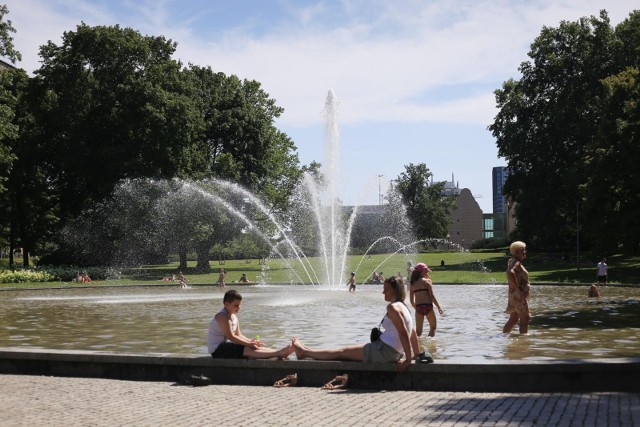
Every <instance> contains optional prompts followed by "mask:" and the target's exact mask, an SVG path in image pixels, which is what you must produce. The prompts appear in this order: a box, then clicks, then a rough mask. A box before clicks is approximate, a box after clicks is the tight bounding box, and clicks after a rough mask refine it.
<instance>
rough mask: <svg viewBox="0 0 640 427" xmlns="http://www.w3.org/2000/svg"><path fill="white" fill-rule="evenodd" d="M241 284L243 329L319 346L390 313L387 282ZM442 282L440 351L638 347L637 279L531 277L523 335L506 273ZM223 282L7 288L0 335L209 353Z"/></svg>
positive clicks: (281, 341) (24, 343) (612, 353)
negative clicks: (494, 279)
mask: <svg viewBox="0 0 640 427" xmlns="http://www.w3.org/2000/svg"><path fill="white" fill-rule="evenodd" d="M229 288H232V287H228V288H227V289H229ZM237 289H239V291H240V292H241V293H242V295H243V298H244V299H243V302H242V309H241V311H240V314H239V316H240V326H241V330H242V332H243V333H244V334H245V335H246V336H248V337H253V336H255V335H257V334H259V335H260V337H261V339H262V340H264V341H265V342H266V344H267V345H269V346H271V347H276V348H279V347H282V346H284V345H286V344H287V343H288V341H289V339H290V337H291V336H293V335H297V336H298V337H300V338H301V340H302V341H303V342H304V343H305V344H307V345H308V346H311V347H315V346H321V347H331V346H343V345H349V344H355V343H363V342H366V341H367V340H368V337H369V331H370V329H371V328H372V327H373V326H377V325H378V323H380V320H381V318H382V316H383V315H384V313H385V305H386V303H385V301H384V299H383V296H382V287H381V286H380V285H365V286H358V291H357V292H356V293H354V294H350V293H348V292H346V288H345V289H344V290H343V289H341V290H324V289H319V288H317V287H312V286H245V287H238V288H237ZM434 289H435V293H436V297H437V298H438V300H439V302H440V304H441V305H442V307H443V309H444V316H438V329H437V333H436V336H435V338H426V337H425V336H423V337H422V338H421V340H420V341H421V343H422V345H423V346H425V347H426V348H427V349H428V350H429V351H431V353H433V355H434V358H435V359H448V360H456V361H461V362H462V361H464V362H471V361H473V362H481V361H491V360H509V359H529V360H546V359H581V358H601V357H607V358H612V357H640V288H622V287H607V288H602V289H601V293H602V297H600V298H599V299H593V298H587V296H586V295H587V290H588V288H587V287H586V286H582V287H576V286H534V289H533V291H532V296H531V304H530V305H531V312H532V315H533V317H532V320H531V325H530V327H529V331H530V333H529V334H528V335H524V336H520V335H519V334H518V333H517V332H515V333H512V334H508V335H505V334H503V333H502V332H501V331H502V326H503V325H504V323H505V322H506V320H507V315H506V314H504V309H505V307H506V298H507V288H506V286H505V285H437V284H436V285H435V287H434ZM225 290H226V289H225ZM223 293H224V290H221V289H218V288H211V287H197V288H193V289H187V290H181V289H178V288H173V287H171V288H169V287H138V288H104V289H100V288H90V289H64V290H39V291H3V292H0V347H27V348H46V349H74V350H108V351H118V352H127V353H149V352H151V353H188V354H193V353H202V354H206V352H207V348H206V339H207V328H208V324H209V320H210V318H211V317H212V316H213V315H214V314H215V313H216V312H217V311H218V310H219V309H220V307H221V306H222V295H223ZM407 302H408V300H407ZM425 329H427V330H428V328H427V325H426V324H425ZM515 329H516V330H517V327H516V328H515ZM425 335H426V332H425Z"/></svg>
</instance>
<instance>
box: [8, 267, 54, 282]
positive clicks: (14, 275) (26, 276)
mask: <svg viewBox="0 0 640 427" xmlns="http://www.w3.org/2000/svg"><path fill="white" fill-rule="evenodd" d="M55 279H56V278H55V276H53V275H51V274H49V273H48V272H46V271H34V270H14V271H11V270H0V283H23V282H50V281H52V280H55Z"/></svg>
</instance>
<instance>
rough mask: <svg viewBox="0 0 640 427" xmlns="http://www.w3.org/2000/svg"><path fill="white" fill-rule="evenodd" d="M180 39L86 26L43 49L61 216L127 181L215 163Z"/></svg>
mask: <svg viewBox="0 0 640 427" xmlns="http://www.w3.org/2000/svg"><path fill="white" fill-rule="evenodd" d="M175 46H176V45H175V43H173V42H171V41H169V40H165V39H164V37H149V36H142V35H141V34H140V33H138V32H137V31H134V30H132V29H130V28H125V29H123V28H120V27H119V26H114V27H89V26H87V25H86V24H82V25H79V26H78V27H77V29H76V31H70V32H65V33H64V36H63V38H62V44H61V45H60V46H58V45H55V44H54V43H52V42H49V43H47V44H46V45H45V46H43V47H42V48H41V50H40V56H41V58H42V66H41V68H40V69H39V70H37V71H36V77H35V81H34V85H33V86H34V88H33V93H32V94H31V96H32V98H33V108H34V112H35V115H36V130H37V139H38V141H37V143H38V145H40V146H41V147H42V149H43V150H44V151H45V152H46V153H47V155H48V157H49V158H50V159H51V161H50V165H51V170H50V171H49V174H50V179H51V180H52V182H53V183H54V184H55V186H56V188H57V189H58V191H59V195H60V209H61V213H62V216H63V217H65V216H67V215H77V214H78V213H79V212H80V211H81V210H82V208H83V206H86V204H87V203H90V202H91V201H100V200H102V199H104V198H105V197H106V196H108V195H109V194H110V193H111V191H112V189H113V188H114V185H115V184H116V183H117V182H118V181H120V180H121V179H125V178H136V177H141V176H146V177H149V176H154V177H174V176H189V175H191V174H194V173H198V172H201V171H203V170H204V169H205V167H206V159H207V157H206V148H205V147H204V146H202V145H198V144H199V143H200V141H198V140H197V139H195V136H196V135H197V132H198V131H199V130H200V127H201V121H200V115H199V112H198V110H197V109H196V108H195V106H194V103H193V102H192V101H191V99H190V97H189V96H188V95H187V91H186V90H185V87H184V82H183V80H182V79H181V73H180V64H179V63H178V62H176V61H174V60H173V59H171V55H172V54H173V52H174V50H175Z"/></svg>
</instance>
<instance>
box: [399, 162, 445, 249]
mask: <svg viewBox="0 0 640 427" xmlns="http://www.w3.org/2000/svg"><path fill="white" fill-rule="evenodd" d="M431 177H432V173H431V172H430V171H429V169H428V168H427V166H426V165H425V164H424V163H420V164H417V165H414V164H412V163H410V164H408V165H405V172H403V173H401V174H400V175H399V176H398V178H397V179H396V181H395V188H396V190H397V191H398V193H399V194H400V195H401V198H402V202H403V203H404V205H405V206H406V208H407V216H408V217H409V219H410V220H411V222H412V223H413V231H414V233H413V234H414V235H415V236H416V237H417V238H418V239H426V238H443V237H445V236H446V235H447V227H448V225H449V218H450V216H449V210H450V209H451V208H452V207H453V204H454V202H455V199H454V198H453V197H450V196H446V195H444V183H442V182H440V183H435V184H430V180H431Z"/></svg>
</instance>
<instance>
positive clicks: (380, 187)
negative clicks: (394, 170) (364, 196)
mask: <svg viewBox="0 0 640 427" xmlns="http://www.w3.org/2000/svg"><path fill="white" fill-rule="evenodd" d="M383 176H384V175H378V205H380V206H382V184H381V183H380V178H382V177H383Z"/></svg>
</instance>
